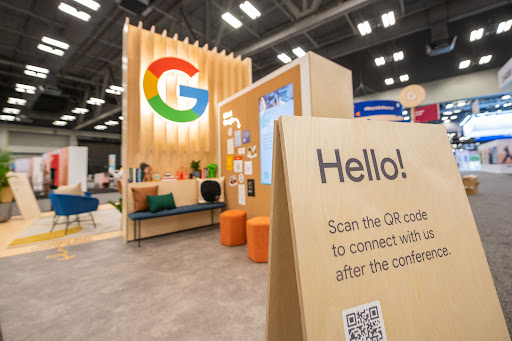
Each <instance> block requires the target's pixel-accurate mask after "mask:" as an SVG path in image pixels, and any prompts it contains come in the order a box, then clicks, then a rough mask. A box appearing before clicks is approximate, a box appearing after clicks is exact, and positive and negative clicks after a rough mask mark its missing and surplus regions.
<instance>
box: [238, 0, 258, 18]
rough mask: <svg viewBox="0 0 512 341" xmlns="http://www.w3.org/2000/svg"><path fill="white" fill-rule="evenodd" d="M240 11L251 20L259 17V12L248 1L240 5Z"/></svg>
mask: <svg viewBox="0 0 512 341" xmlns="http://www.w3.org/2000/svg"><path fill="white" fill-rule="evenodd" d="M240 9H241V10H242V11H244V12H245V14H247V15H248V16H249V17H251V19H252V20H255V19H256V18H259V17H261V13H260V11H258V10H257V9H256V7H254V6H253V5H252V4H251V3H250V2H249V1H245V2H243V3H241V4H240Z"/></svg>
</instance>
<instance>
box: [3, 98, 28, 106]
mask: <svg viewBox="0 0 512 341" xmlns="http://www.w3.org/2000/svg"><path fill="white" fill-rule="evenodd" d="M7 103H8V104H13V105H25V104H27V100H26V99H23V98H16V97H9V98H8V99H7Z"/></svg>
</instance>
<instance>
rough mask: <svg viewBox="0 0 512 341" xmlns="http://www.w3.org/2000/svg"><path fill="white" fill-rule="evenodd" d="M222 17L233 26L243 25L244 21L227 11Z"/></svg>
mask: <svg viewBox="0 0 512 341" xmlns="http://www.w3.org/2000/svg"><path fill="white" fill-rule="evenodd" d="M222 19H224V21H225V22H227V23H228V24H230V25H231V26H233V27H234V28H240V27H241V26H242V22H241V21H240V20H238V19H237V18H235V17H234V16H233V14H231V13H229V12H226V13H224V14H223V15H222Z"/></svg>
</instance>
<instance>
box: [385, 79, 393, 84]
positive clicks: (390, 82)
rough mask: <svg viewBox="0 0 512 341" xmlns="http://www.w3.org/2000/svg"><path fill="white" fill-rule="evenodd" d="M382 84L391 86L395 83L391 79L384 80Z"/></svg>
mask: <svg viewBox="0 0 512 341" xmlns="http://www.w3.org/2000/svg"><path fill="white" fill-rule="evenodd" d="M384 83H386V85H392V84H393V83H395V81H394V80H393V78H386V79H384Z"/></svg>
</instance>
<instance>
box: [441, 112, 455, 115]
mask: <svg viewBox="0 0 512 341" xmlns="http://www.w3.org/2000/svg"><path fill="white" fill-rule="evenodd" d="M451 114H453V113H452V112H451V111H445V112H443V115H451Z"/></svg>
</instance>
